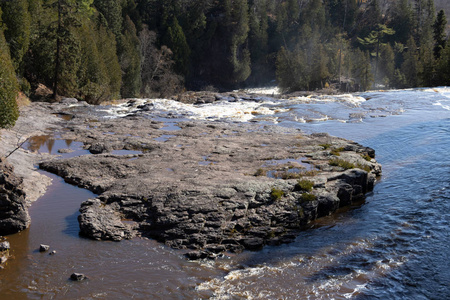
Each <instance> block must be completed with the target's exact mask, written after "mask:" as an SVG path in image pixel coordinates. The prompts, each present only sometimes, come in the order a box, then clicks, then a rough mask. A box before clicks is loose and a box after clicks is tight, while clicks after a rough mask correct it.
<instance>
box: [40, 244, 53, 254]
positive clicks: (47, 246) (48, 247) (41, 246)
mask: <svg viewBox="0 0 450 300" xmlns="http://www.w3.org/2000/svg"><path fill="white" fill-rule="evenodd" d="M48 250H50V246H49V245H44V244H41V245H40V246H39V252H46V251H48Z"/></svg>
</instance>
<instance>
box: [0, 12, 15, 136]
mask: <svg viewBox="0 0 450 300" xmlns="http://www.w3.org/2000/svg"><path fill="white" fill-rule="evenodd" d="M1 16H2V10H1V9H0V21H1ZM0 24H1V23H0ZM0 78H1V80H0V128H5V127H12V126H14V124H15V123H16V120H17V118H18V117H19V110H18V107H17V102H16V97H17V92H18V86H17V80H16V77H15V73H14V67H13V64H12V61H11V57H10V55H9V48H8V45H7V43H6V40H5V37H4V35H3V28H2V27H1V26H0Z"/></svg>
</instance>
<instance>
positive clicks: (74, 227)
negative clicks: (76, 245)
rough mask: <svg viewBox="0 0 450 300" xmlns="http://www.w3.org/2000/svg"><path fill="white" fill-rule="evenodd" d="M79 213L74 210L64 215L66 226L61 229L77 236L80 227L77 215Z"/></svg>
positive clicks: (65, 232)
mask: <svg viewBox="0 0 450 300" xmlns="http://www.w3.org/2000/svg"><path fill="white" fill-rule="evenodd" d="M79 215H80V213H79V212H78V211H76V212H74V213H73V214H72V215H69V216H67V217H65V218H64V219H65V220H66V228H65V229H64V230H63V231H62V232H63V233H64V234H67V235H69V236H72V237H79V232H80V227H79V224H78V216H79Z"/></svg>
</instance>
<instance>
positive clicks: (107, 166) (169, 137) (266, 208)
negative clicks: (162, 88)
mask: <svg viewBox="0 0 450 300" xmlns="http://www.w3.org/2000/svg"><path fill="white" fill-rule="evenodd" d="M130 105H132V103H131V104H130ZM142 110H143V111H148V110H151V108H148V109H147V108H142ZM63 112H64V113H67V110H63ZM71 113H72V114H73V115H74V117H73V118H72V119H71V120H70V121H67V124H66V130H65V131H63V132H61V138H63V139H69V140H76V141H80V142H83V143H84V145H85V146H84V147H85V149H89V150H90V152H91V153H92V154H89V155H83V156H78V157H72V158H63V159H61V158H58V159H51V160H48V161H44V162H42V163H40V167H41V168H42V169H44V170H47V171H50V172H53V173H55V174H57V175H59V176H62V177H63V178H64V179H65V180H66V181H67V182H69V183H72V184H76V185H78V186H80V187H83V188H87V189H89V190H91V191H93V192H95V193H96V194H98V197H97V198H96V199H90V200H88V201H86V202H84V203H83V204H82V207H81V209H80V212H81V215H80V217H79V222H80V228H81V233H82V234H83V235H85V236H88V237H91V238H94V239H110V240H121V239H124V238H131V237H133V236H135V235H142V236H147V237H151V238H155V239H157V240H159V241H161V242H164V243H165V244H167V245H169V246H171V247H174V248H180V249H185V248H187V249H193V250H195V251H196V252H193V253H191V255H190V257H214V256H215V255H217V254H218V253H221V252H223V251H234V252H239V251H242V250H244V249H249V250H257V249H260V248H261V247H263V246H264V245H267V244H280V243H285V242H289V241H292V240H293V239H294V238H295V236H296V235H295V231H297V230H299V229H302V228H304V226H305V225H307V224H308V223H310V222H311V221H313V220H315V219H317V218H320V217H323V216H327V215H329V214H331V213H333V212H335V211H336V210H338V209H339V208H341V207H344V206H349V205H352V204H354V203H360V202H361V201H362V200H363V199H364V195H365V194H366V193H367V192H368V191H371V190H372V189H373V185H374V182H375V179H376V176H377V175H379V174H380V173H381V167H380V165H379V164H378V163H377V162H376V160H375V159H374V157H375V151H374V150H373V149H370V148H367V147H364V146H362V145H359V144H357V143H354V142H352V141H348V140H345V139H341V138H336V137H331V136H329V135H327V134H313V135H304V134H302V133H301V132H300V131H298V130H296V129H288V128H281V127H278V126H261V124H247V123H245V124H243V123H239V124H234V123H227V122H203V121H196V122H193V121H178V122H175V123H173V124H170V126H168V124H167V121H166V120H163V121H158V120H157V119H156V120H155V119H153V120H152V119H151V118H149V117H148V116H144V115H140V114H139V112H137V113H135V114H133V115H128V116H127V117H123V118H118V119H102V120H93V119H92V116H91V115H89V114H85V113H83V110H82V109H77V110H72V111H71ZM164 122H166V123H164ZM115 151H116V152H115ZM117 151H118V152H117Z"/></svg>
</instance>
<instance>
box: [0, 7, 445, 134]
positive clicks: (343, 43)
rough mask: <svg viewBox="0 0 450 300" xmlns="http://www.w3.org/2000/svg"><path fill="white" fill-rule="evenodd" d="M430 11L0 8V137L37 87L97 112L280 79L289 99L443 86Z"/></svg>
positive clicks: (436, 20)
mask: <svg viewBox="0 0 450 300" xmlns="http://www.w3.org/2000/svg"><path fill="white" fill-rule="evenodd" d="M441 2H442V1H440V2H439V1H437V3H438V4H441ZM434 4H435V3H434V0H393V1H380V0H302V1H299V0H224V1H214V0H167V1H160V0H108V1H104V0H14V1H7V0H0V8H1V10H2V11H3V14H2V16H1V19H0V27H1V29H0V36H1V37H0V53H1V58H0V59H1V60H0V64H1V68H0V72H2V74H1V76H3V77H2V81H1V87H0V89H1V91H0V95H1V97H2V98H1V101H2V102H1V103H2V106H1V109H2V111H1V112H0V113H1V114H2V115H5V116H7V117H5V118H3V117H2V121H1V122H2V123H1V124H0V126H7V125H12V124H13V123H14V118H16V117H17V112H16V110H17V109H16V108H15V105H14V104H13V102H14V101H13V100H11V99H13V98H14V95H15V94H16V93H17V91H18V89H20V90H21V91H23V92H24V93H25V94H28V95H31V96H36V94H37V93H36V92H35V91H36V89H37V87H38V86H40V84H41V85H42V84H43V85H45V86H47V87H49V88H50V89H51V90H52V91H53V95H50V96H53V98H58V96H59V95H63V96H67V97H77V98H78V99H83V100H86V101H88V102H89V103H94V104H95V103H99V102H101V101H104V100H107V99H114V98H119V97H137V96H142V97H161V96H168V95H171V94H175V93H177V92H180V91H182V90H184V89H234V88H239V87H244V86H250V85H252V86H254V85H264V84H269V83H273V82H274V80H276V81H277V83H278V85H279V86H280V87H281V89H282V90H283V91H295V90H304V89H307V90H314V89H320V88H324V87H328V86H330V85H332V86H335V87H337V88H340V89H342V90H347V91H356V90H366V89H369V88H371V87H373V86H375V87H376V86H378V85H383V86H385V87H395V88H406V87H416V86H436V85H448V84H450V71H449V70H450V47H446V46H447V39H448V38H447V35H446V30H445V29H446V23H447V21H446V17H445V13H444V11H443V10H442V11H439V12H438V13H436V11H435V7H434ZM3 35H4V38H5V40H6V44H5V40H3ZM11 66H12V68H11ZM11 70H12V71H11ZM14 75H15V78H16V79H14V78H13V77H14ZM4 78H5V79H4ZM5 120H7V121H5Z"/></svg>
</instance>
